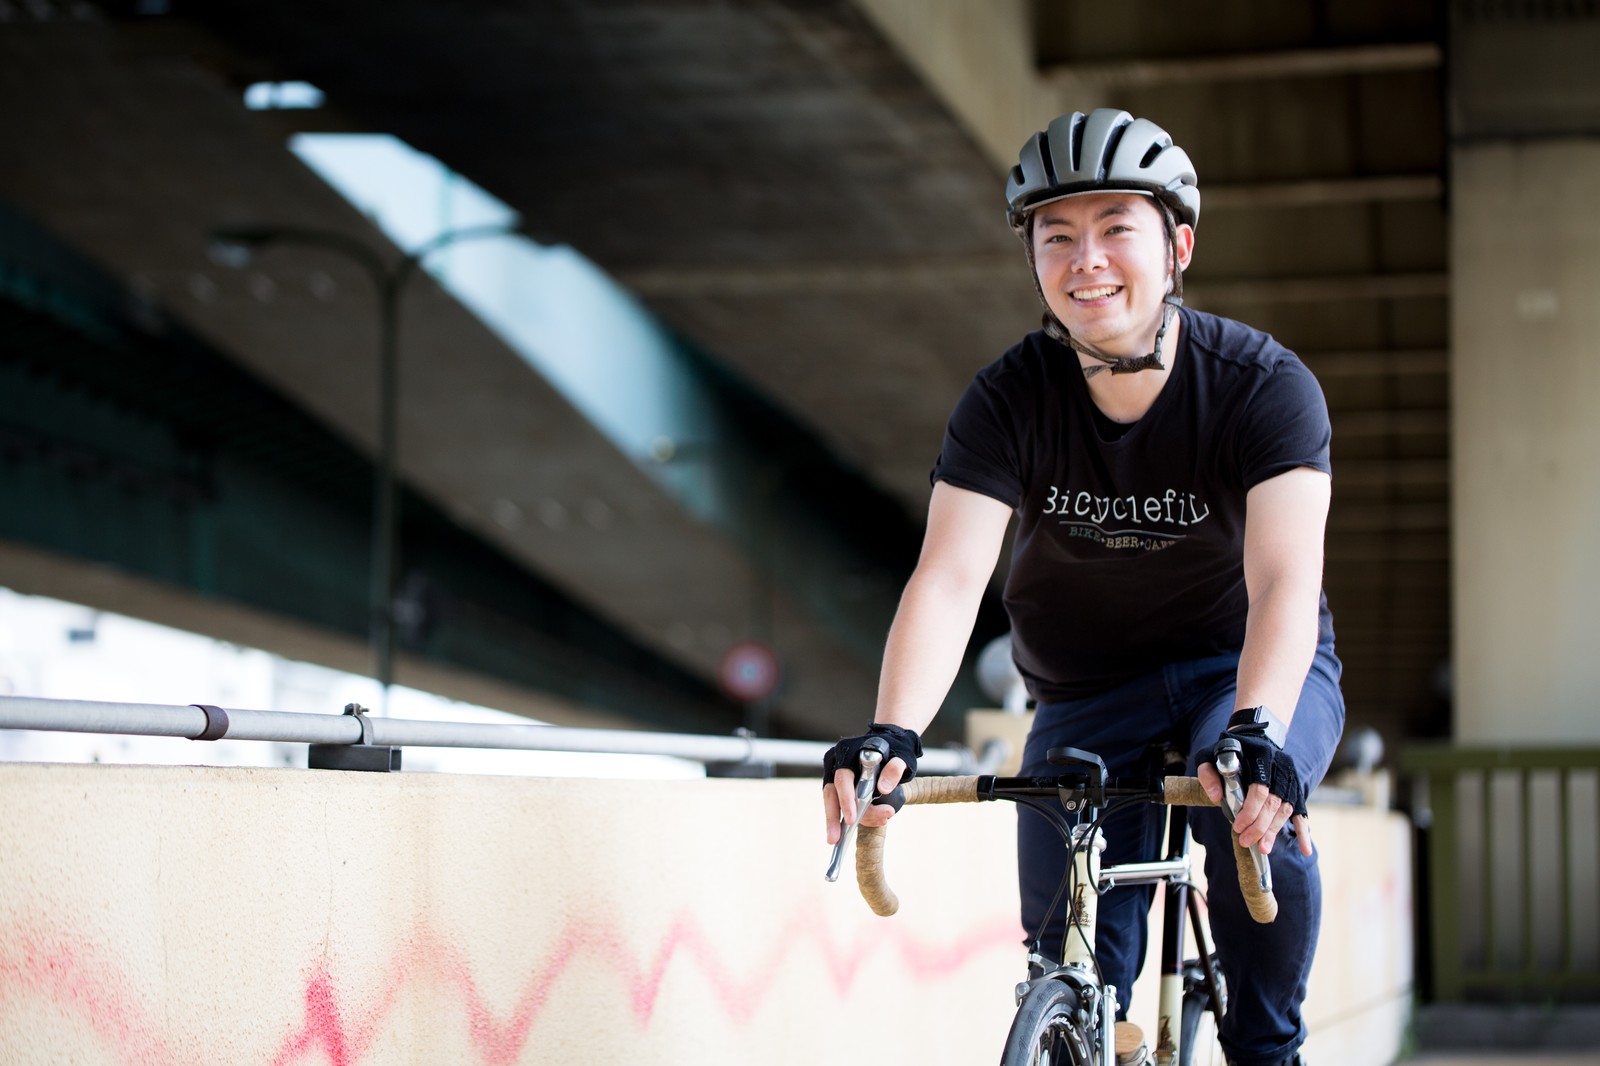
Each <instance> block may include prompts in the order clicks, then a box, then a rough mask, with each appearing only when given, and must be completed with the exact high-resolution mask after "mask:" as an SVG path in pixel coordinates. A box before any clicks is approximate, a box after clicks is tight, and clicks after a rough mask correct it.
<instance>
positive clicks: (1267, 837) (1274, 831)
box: [1261, 803, 1294, 855]
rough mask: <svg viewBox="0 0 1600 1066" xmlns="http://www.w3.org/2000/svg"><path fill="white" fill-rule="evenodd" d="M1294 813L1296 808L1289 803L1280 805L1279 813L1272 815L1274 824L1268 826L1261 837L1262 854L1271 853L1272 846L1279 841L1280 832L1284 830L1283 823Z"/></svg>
mask: <svg viewBox="0 0 1600 1066" xmlns="http://www.w3.org/2000/svg"><path fill="white" fill-rule="evenodd" d="M1293 813H1294V808H1293V807H1291V806H1289V805H1288V804H1287V803H1280V804H1279V805H1278V810H1277V813H1275V814H1273V816H1272V824H1271V825H1269V826H1268V827H1267V831H1266V833H1265V834H1264V835H1263V836H1262V837H1261V854H1263V855H1271V854H1272V847H1273V845H1274V844H1276V843H1277V842H1278V834H1279V833H1280V832H1282V830H1283V824H1284V823H1285V822H1287V821H1288V820H1289V816H1290V815H1291V814H1293Z"/></svg>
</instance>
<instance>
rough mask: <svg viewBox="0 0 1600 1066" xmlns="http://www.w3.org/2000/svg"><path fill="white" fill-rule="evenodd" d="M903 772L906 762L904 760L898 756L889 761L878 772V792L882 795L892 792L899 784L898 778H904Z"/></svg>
mask: <svg viewBox="0 0 1600 1066" xmlns="http://www.w3.org/2000/svg"><path fill="white" fill-rule="evenodd" d="M905 772H906V761H905V760H904V759H902V758H900V756H898V755H896V756H895V757H894V758H892V759H890V760H889V761H888V763H886V764H885V765H884V767H883V769H882V770H880V771H878V791H879V792H880V793H882V794H884V795H888V794H889V793H891V792H893V791H894V788H895V786H896V785H898V784H899V783H900V778H901V777H903V776H905Z"/></svg>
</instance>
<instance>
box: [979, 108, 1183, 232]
mask: <svg viewBox="0 0 1600 1066" xmlns="http://www.w3.org/2000/svg"><path fill="white" fill-rule="evenodd" d="M1118 191H1127V192H1141V193H1146V194H1148V195H1151V196H1154V197H1156V198H1157V199H1159V200H1161V201H1162V202H1163V203H1165V204H1166V205H1167V206H1168V207H1170V208H1171V209H1172V211H1173V214H1174V215H1176V216H1177V219H1178V221H1179V222H1182V223H1184V224H1186V225H1189V226H1191V227H1192V226H1194V225H1196V224H1197V223H1198V222H1199V221H1200V188H1199V184H1198V180H1197V179H1196V177H1195V173H1194V164H1193V163H1191V162H1189V153H1187V152H1185V151H1184V150H1183V149H1182V148H1179V147H1178V146H1177V145H1175V144H1173V143H1172V137H1171V136H1170V135H1169V134H1168V133H1167V131H1166V130H1164V129H1162V128H1161V127H1160V126H1157V125H1156V124H1155V123H1154V122H1151V121H1150V120H1149V119H1145V118H1134V117H1133V116H1132V115H1130V114H1128V113H1127V112H1126V111H1118V110H1117V109H1116V108H1111V107H1101V108H1096V109H1095V110H1094V111H1092V112H1090V113H1089V114H1087V115H1085V114H1084V113H1083V112H1082V111H1074V112H1073V113H1072V114H1070V115H1062V116H1061V117H1060V118H1057V119H1056V120H1055V121H1054V122H1052V123H1050V126H1049V128H1047V129H1045V130H1042V131H1040V132H1039V133H1035V134H1034V135H1033V136H1032V137H1031V138H1029V139H1028V143H1027V144H1025V145H1023V146H1022V153H1021V155H1020V157H1019V158H1018V160H1017V165H1016V166H1014V167H1012V168H1011V175H1010V177H1009V178H1007V180H1006V203H1007V207H1008V209H1007V213H1006V216H1007V221H1009V222H1010V223H1011V226H1012V228H1013V229H1018V230H1020V229H1022V228H1023V226H1024V225H1025V223H1026V222H1027V218H1028V215H1029V214H1030V213H1032V211H1033V210H1034V208H1036V207H1039V206H1041V205H1043V204H1048V203H1054V202H1055V201H1056V200H1062V199H1065V198H1066V197H1068V196H1076V195H1079V194H1081V193H1091V192H1118Z"/></svg>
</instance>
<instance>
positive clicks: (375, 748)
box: [306, 703, 401, 774]
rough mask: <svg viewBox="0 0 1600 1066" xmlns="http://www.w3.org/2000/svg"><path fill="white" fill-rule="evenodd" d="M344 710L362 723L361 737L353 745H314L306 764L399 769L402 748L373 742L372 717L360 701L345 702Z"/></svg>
mask: <svg viewBox="0 0 1600 1066" xmlns="http://www.w3.org/2000/svg"><path fill="white" fill-rule="evenodd" d="M344 713H345V714H348V715H350V716H352V717H353V718H355V720H356V721H358V722H360V723H361V739H360V740H358V741H356V742H355V743H354V744H311V745H308V746H307V748H306V766H307V767H309V768H310V769H312V770H359V771H363V772H366V773H378V774H387V773H394V772H397V771H398V770H399V769H400V752H401V749H400V748H397V747H394V746H392V745H388V744H374V743H373V742H372V720H371V719H369V718H368V717H367V709H366V708H365V707H363V706H361V704H359V703H349V704H346V705H345V708H344Z"/></svg>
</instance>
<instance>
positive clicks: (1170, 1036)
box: [988, 753, 1227, 1066]
mask: <svg viewBox="0 0 1600 1066" xmlns="http://www.w3.org/2000/svg"><path fill="white" fill-rule="evenodd" d="M1052 754H1054V753H1052ZM1094 762H1095V763H1098V762H1099V760H1098V759H1095V760H1094ZM1099 770H1100V776H1099V781H1096V780H1095V778H1096V776H1097V775H1096V774H1095V773H1094V772H1093V771H1092V770H1091V772H1090V774H1089V775H1088V779H1087V780H1086V781H1085V782H1084V784H1083V787H1082V788H1081V789H1079V788H1070V789H1062V790H1061V791H1060V799H1061V806H1062V807H1063V808H1065V810H1066V811H1067V812H1069V813H1071V814H1074V815H1076V819H1075V822H1074V823H1073V824H1071V825H1070V829H1069V832H1070V835H1069V841H1070V843H1069V844H1068V852H1069V858H1070V860H1071V862H1072V868H1073V874H1072V881H1071V882H1070V884H1072V885H1073V886H1074V887H1073V892H1072V894H1071V898H1070V899H1069V900H1068V901H1067V906H1068V912H1067V931H1066V937H1065V943H1064V944H1063V951H1062V955H1063V958H1062V961H1061V964H1060V966H1056V967H1052V966H1051V965H1050V963H1049V960H1047V959H1045V958H1043V957H1042V956H1039V955H1037V954H1030V955H1029V962H1030V963H1032V964H1034V965H1036V966H1038V967H1039V968H1040V969H1041V970H1043V971H1045V972H1044V973H1042V975H1041V976H1039V977H1037V978H1033V979H1031V980H1029V981H1025V982H1023V983H1022V984H1020V985H1018V986H1017V999H1018V1002H1019V1003H1020V1002H1021V999H1022V997H1023V995H1025V994H1026V993H1027V991H1028V990H1029V989H1030V988H1032V987H1033V986H1034V985H1036V984H1038V983H1040V982H1042V981H1047V980H1067V981H1069V982H1070V983H1072V984H1073V985H1075V986H1076V987H1078V988H1079V989H1080V991H1089V990H1091V989H1100V990H1101V992H1100V994H1101V996H1102V998H1103V1004H1102V1005H1103V1010H1101V1012H1100V1018H1101V1029H1102V1032H1101V1040H1100V1045H1101V1048H1102V1061H1103V1064H1104V1066H1113V1063H1114V1055H1113V1052H1112V1050H1111V1049H1112V1041H1111V1039H1110V1027H1111V1021H1112V1019H1114V1018H1115V1016H1116V1011H1117V1008H1118V999H1117V996H1118V994H1119V991H1121V990H1119V989H1117V988H1115V987H1114V986H1111V985H1105V986H1101V985H1100V983H1099V980H1098V979H1097V975H1096V970H1095V962H1094V957H1093V952H1092V949H1091V945H1093V944H1094V942H1095V928H1096V920H1097V916H1098V911H1099V896H1100V893H1102V892H1105V891H1107V890H1109V889H1111V888H1113V887H1115V886H1118V885H1150V884H1164V885H1165V886H1166V888H1165V909H1164V913H1163V921H1162V938H1161V975H1160V998H1159V1007H1158V1013H1157V1028H1156V1044H1155V1048H1154V1056H1155V1063H1156V1066H1176V1064H1177V1063H1178V1062H1179V1061H1180V1060H1179V1056H1180V1055H1181V1053H1182V1047H1181V1039H1182V1037H1181V1033H1182V1024H1181V1021H1182V1017H1183V1000H1184V995H1185V992H1186V991H1187V989H1186V988H1185V981H1186V975H1185V973H1184V961H1185V960H1184V955H1185V950H1184V948H1185V944H1184V940H1185V937H1184V919H1185V918H1186V917H1187V918H1188V920H1189V923H1190V925H1191V926H1192V928H1193V932H1194V938H1195V948H1196V951H1197V952H1198V954H1199V963H1200V971H1201V974H1202V975H1203V981H1204V991H1205V995H1206V997H1207V999H1208V1000H1209V1003H1210V1008H1211V1010H1212V1012H1213V1017H1215V1018H1218V1019H1220V1018H1221V1017H1222V1016H1223V1013H1224V1012H1225V1010H1226V1006H1227V1004H1226V1002H1225V1000H1224V995H1223V990H1222V987H1221V984H1220V983H1219V982H1218V980H1217V970H1216V964H1215V961H1214V960H1213V958H1212V954H1211V944H1210V939H1209V934H1208V932H1207V930H1206V927H1205V922H1204V919H1203V917H1202V915H1201V913H1200V906H1199V901H1198V900H1197V899H1196V898H1195V894H1194V891H1193V885H1192V880H1191V874H1192V859H1191V856H1190V854H1189V842H1190V838H1189V818H1188V812H1187V810H1186V809H1185V808H1183V807H1169V808H1168V809H1167V832H1166V851H1165V855H1164V857H1163V858H1161V859H1159V860H1156V861H1150V862H1133V863H1120V864H1117V865H1114V866H1107V867H1103V868H1102V867H1101V865H1100V856H1101V852H1103V851H1104V849H1105V838H1104V835H1103V834H1102V833H1100V831H1099V830H1098V829H1097V828H1096V827H1095V825H1094V823H1095V818H1094V813H1095V810H1096V808H1097V807H1098V806H1101V805H1104V803H1105V792H1106V790H1105V789H1104V787H1103V785H1101V784H1100V783H1099V782H1103V780H1104V778H1103V764H1101V765H1100V767H1099ZM1022 784H1023V781H1022V780H1021V779H1012V780H1011V781H1005V780H996V781H995V782H994V784H993V786H991V788H990V789H989V790H988V791H989V794H990V795H991V796H992V797H993V798H996V799H999V798H1013V797H1008V796H1006V795H1005V792H1006V791H1007V786H1008V785H1013V786H1015V785H1022ZM1021 791H1032V790H1031V789H1027V788H1026V787H1025V786H1024V788H1023V789H1021ZM1121 791H1123V790H1121V789H1116V788H1113V789H1112V790H1111V792H1112V794H1113V795H1115V794H1116V793H1117V792H1121ZM1129 798H1135V797H1129ZM1027 805H1028V806H1030V807H1032V809H1034V810H1036V811H1040V813H1046V812H1045V811H1043V810H1041V808H1040V807H1039V806H1035V805H1034V804H1027ZM1047 816H1052V817H1058V818H1061V819H1063V820H1064V816H1062V815H1059V814H1057V812H1050V813H1049V814H1047ZM1063 827H1064V828H1067V827H1066V826H1063ZM1091 886H1093V887H1092V888H1091Z"/></svg>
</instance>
